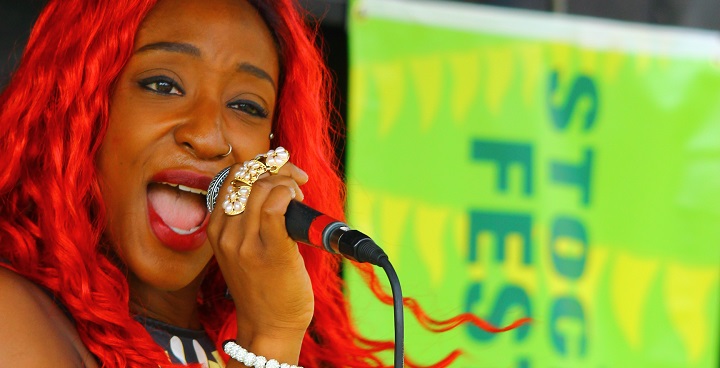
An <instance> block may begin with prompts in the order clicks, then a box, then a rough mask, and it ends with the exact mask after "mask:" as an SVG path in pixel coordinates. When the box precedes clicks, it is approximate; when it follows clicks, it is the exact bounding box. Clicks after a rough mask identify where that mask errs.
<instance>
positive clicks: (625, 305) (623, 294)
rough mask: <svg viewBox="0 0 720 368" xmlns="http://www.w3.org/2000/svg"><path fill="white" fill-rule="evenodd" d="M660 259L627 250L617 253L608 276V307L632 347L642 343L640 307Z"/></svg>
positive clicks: (641, 309) (635, 347)
mask: <svg viewBox="0 0 720 368" xmlns="http://www.w3.org/2000/svg"><path fill="white" fill-rule="evenodd" d="M658 266H659V261H658V260H655V259H643V258H639V257H635V256H632V255H630V254H627V253H624V254H623V253H621V254H618V256H617V258H616V259H615V264H614V265H613V266H612V267H613V268H612V269H613V272H612V273H611V276H610V300H611V308H612V310H613V312H614V313H615V316H616V318H617V321H618V326H619V327H620V331H622V333H623V335H625V339H626V340H627V342H628V345H630V347H631V348H634V349H639V348H640V347H641V346H642V343H643V342H642V331H643V329H642V326H641V324H642V318H643V313H642V312H643V309H644V308H643V307H644V304H645V301H646V300H647V295H648V292H649V289H650V283H651V282H653V281H654V280H655V278H656V275H657V273H658V272H657V271H658V268H659V267H658Z"/></svg>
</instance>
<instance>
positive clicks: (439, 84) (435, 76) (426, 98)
mask: <svg viewBox="0 0 720 368" xmlns="http://www.w3.org/2000/svg"><path fill="white" fill-rule="evenodd" d="M410 71H411V73H412V78H413V83H414V84H415V88H414V89H413V90H414V91H415V93H416V94H417V96H418V99H419V101H417V103H416V107H415V108H416V109H418V110H419V111H420V132H421V133H426V132H427V131H428V130H430V128H431V127H432V123H433V122H434V121H435V118H436V117H437V114H438V108H439V107H440V103H441V102H442V101H443V100H444V98H443V94H444V92H445V91H444V89H443V63H442V61H441V59H440V56H430V57H424V58H418V59H413V60H412V61H410Z"/></svg>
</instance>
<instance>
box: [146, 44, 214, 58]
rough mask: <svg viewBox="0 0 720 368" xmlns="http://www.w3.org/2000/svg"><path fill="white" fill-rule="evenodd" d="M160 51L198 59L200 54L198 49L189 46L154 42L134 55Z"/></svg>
mask: <svg viewBox="0 0 720 368" xmlns="http://www.w3.org/2000/svg"><path fill="white" fill-rule="evenodd" d="M153 50H162V51H169V52H179V53H182V54H188V55H191V56H195V57H200V56H201V55H202V53H201V52H200V49H199V48H197V47H195V46H193V45H191V44H189V43H182V42H155V43H149V44H147V45H145V46H143V47H141V48H139V49H137V51H135V53H136V54H138V53H141V52H146V51H153Z"/></svg>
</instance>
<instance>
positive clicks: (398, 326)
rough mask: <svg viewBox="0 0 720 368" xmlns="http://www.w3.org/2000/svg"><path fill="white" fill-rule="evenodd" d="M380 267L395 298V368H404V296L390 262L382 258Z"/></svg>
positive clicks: (379, 263)
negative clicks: (388, 281)
mask: <svg viewBox="0 0 720 368" xmlns="http://www.w3.org/2000/svg"><path fill="white" fill-rule="evenodd" d="M378 266H380V267H382V268H383V270H385V273H386V274H387V277H388V280H390V289H391V290H392V296H393V312H394V315H395V364H394V366H395V368H401V367H403V366H404V360H405V327H404V325H405V322H404V318H403V296H402V290H401V289H400V280H399V279H398V275H397V273H395V269H394V268H393V266H392V264H390V260H389V259H388V258H387V257H382V259H380V262H378Z"/></svg>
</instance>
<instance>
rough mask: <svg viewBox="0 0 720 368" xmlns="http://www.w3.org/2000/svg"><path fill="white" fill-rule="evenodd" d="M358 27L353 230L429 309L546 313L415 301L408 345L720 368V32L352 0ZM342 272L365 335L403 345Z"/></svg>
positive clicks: (568, 361)
mask: <svg viewBox="0 0 720 368" xmlns="http://www.w3.org/2000/svg"><path fill="white" fill-rule="evenodd" d="M349 34H350V57H351V58H350V73H351V74H350V92H349V96H350V100H349V105H350V111H349V118H348V126H349V131H348V139H349V140H348V151H347V152H348V156H347V157H348V162H347V168H348V171H347V181H348V186H349V189H348V193H349V202H348V218H349V222H350V224H351V225H352V226H353V227H356V228H359V229H362V230H363V232H365V233H367V234H370V235H371V236H372V237H373V238H374V239H375V240H376V241H377V242H378V243H379V244H380V245H381V246H383V248H384V249H385V250H386V252H387V253H388V255H389V256H390V260H391V261H392V262H393V265H394V266H395V268H396V270H397V272H398V274H399V276H400V280H401V282H402V285H403V291H404V293H405V295H406V296H411V297H414V298H416V299H417V300H418V301H419V302H420V303H421V305H423V306H424V307H425V308H426V310H427V311H428V312H429V314H430V315H431V316H433V317H436V318H448V317H451V316H454V315H457V314H459V313H462V312H466V311H470V312H473V313H475V314H477V315H479V316H481V317H483V318H485V319H487V320H489V321H491V322H492V323H494V324H496V325H500V326H503V325H507V324H509V323H510V322H512V321H513V320H515V319H517V318H520V317H525V316H529V317H531V318H532V319H533V322H532V323H531V324H530V325H526V326H523V327H520V328H518V329H516V330H513V331H510V332H507V333H502V334H489V333H486V332H484V331H482V330H480V329H478V328H476V327H471V326H464V327H460V328H457V329H455V330H453V331H451V332H448V333H444V334H433V333H430V332H427V331H425V330H423V329H422V328H421V327H420V326H419V325H418V324H417V322H416V321H415V320H414V318H412V317H411V316H409V315H406V325H407V327H406V334H405V336H406V353H407V355H408V356H409V357H410V358H411V359H413V360H414V361H417V362H420V363H423V364H429V363H431V362H435V361H437V360H439V359H440V358H442V357H444V356H445V355H446V354H447V353H449V352H450V351H452V350H453V349H455V348H461V349H463V350H464V351H465V352H466V354H465V355H463V356H462V357H461V358H460V359H459V360H458V361H457V362H456V364H455V365H454V366H457V367H707V368H710V367H717V366H718V365H719V364H720V362H719V361H718V360H719V358H718V357H719V355H720V352H719V350H720V348H719V346H720V338H719V337H720V318H719V316H720V297H719V294H720V35H718V34H717V33H711V32H701V31H691V30H687V29H679V28H668V27H652V26H646V25H638V24H630V23H620V22H611V21H603V20H598V19H592V18H580V17H572V16H559V15H553V14H549V13H536V12H531V11H521V10H510V9H502V8H493V7H482V6H477V5H467V4H465V5H463V4H453V3H449V2H443V3H439V2H438V3H435V2H429V1H422V2H412V1H398V0H372V1H370V0H368V1H363V0H359V1H356V2H355V3H354V5H353V6H352V8H351V10H350V21H349ZM347 269H348V271H347V279H348V284H349V286H348V289H349V291H348V294H349V297H350V300H351V302H352V304H353V316H354V318H355V320H356V321H357V323H358V325H359V327H360V330H361V332H363V333H364V334H366V335H367V336H369V337H374V338H383V339H392V336H393V335H392V325H393V324H392V308H391V307H389V306H386V305H381V304H380V303H379V302H377V301H376V299H375V298H374V297H373V296H372V295H371V294H370V292H369V291H368V290H367V287H366V286H365V285H364V283H363V282H362V281H361V279H360V278H359V276H358V274H357V273H356V272H355V271H352V270H350V268H349V267H348V268H347ZM378 272H379V273H382V270H378ZM380 278H381V279H385V277H384V276H383V275H380ZM388 290H389V289H388ZM406 313H407V312H406ZM387 361H388V363H389V362H391V360H390V356H388V360H387Z"/></svg>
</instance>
